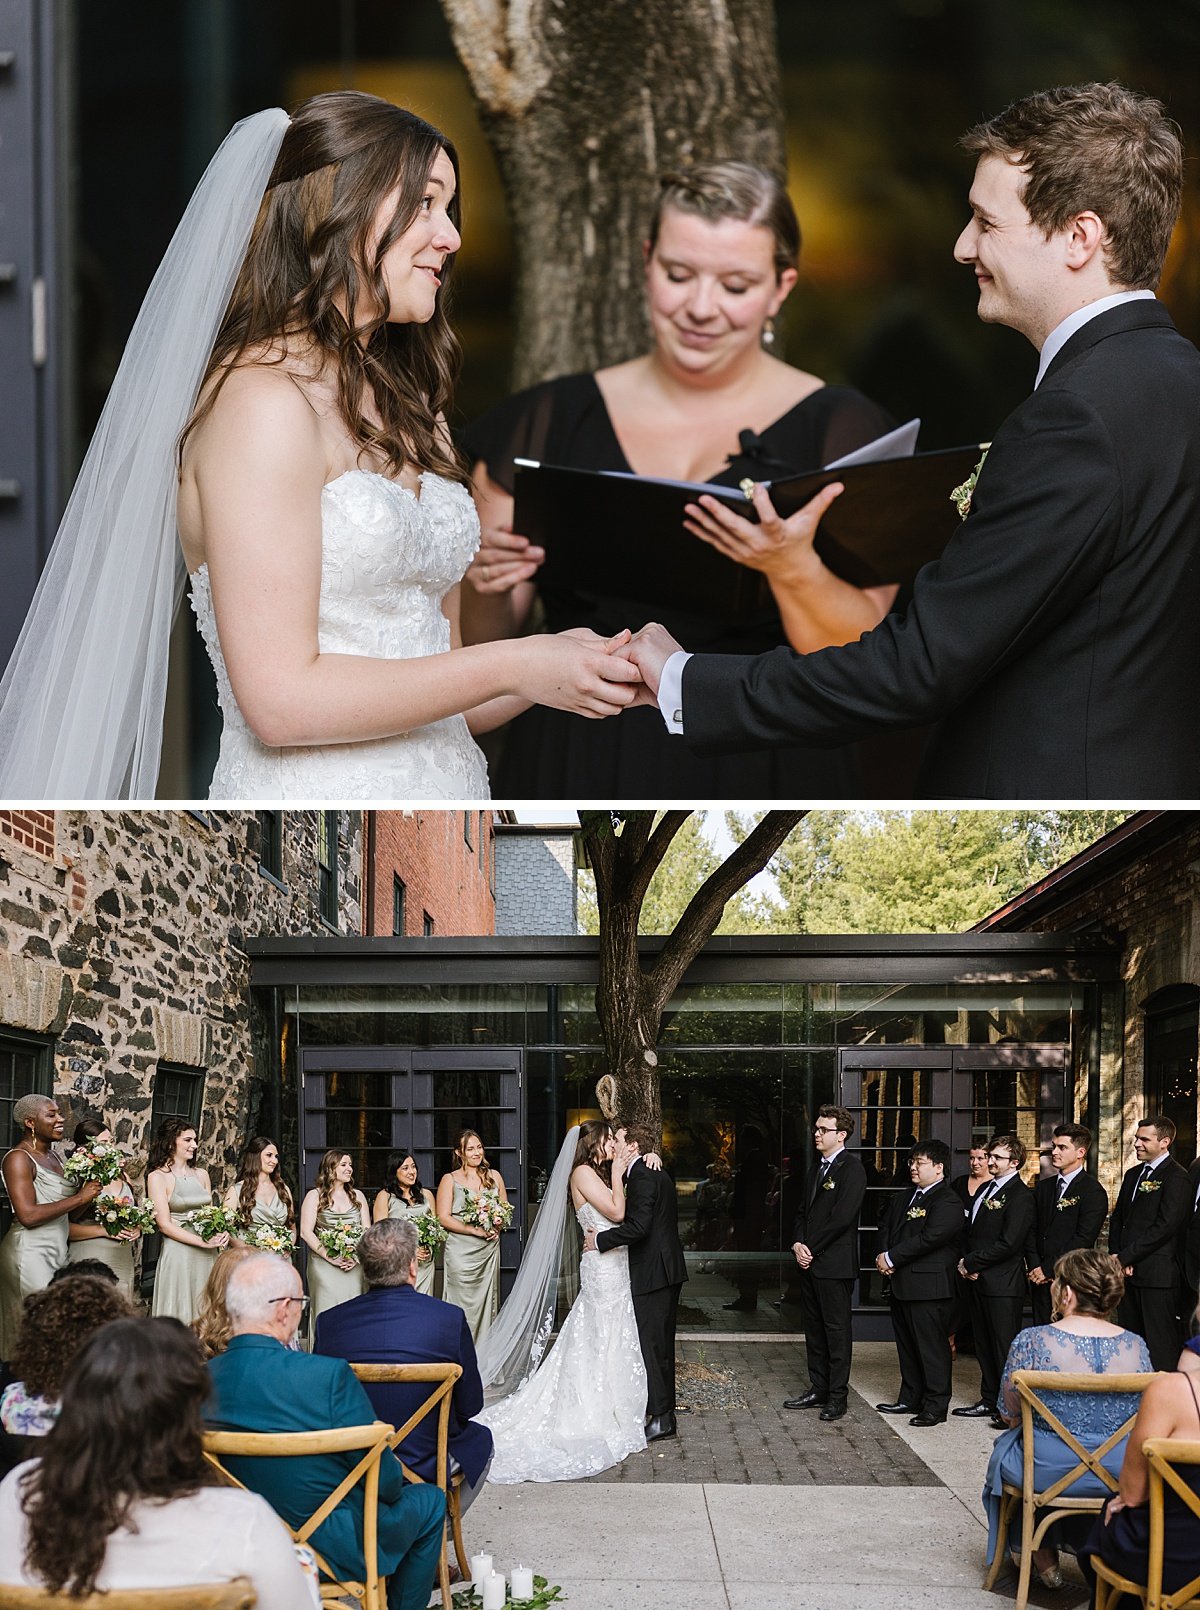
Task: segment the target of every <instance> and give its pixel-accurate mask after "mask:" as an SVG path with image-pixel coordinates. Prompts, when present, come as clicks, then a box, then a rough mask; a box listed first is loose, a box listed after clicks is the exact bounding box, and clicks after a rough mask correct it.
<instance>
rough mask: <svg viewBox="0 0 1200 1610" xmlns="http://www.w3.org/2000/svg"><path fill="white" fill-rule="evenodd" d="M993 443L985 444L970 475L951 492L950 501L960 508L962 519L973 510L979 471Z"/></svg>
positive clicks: (959, 514)
mask: <svg viewBox="0 0 1200 1610" xmlns="http://www.w3.org/2000/svg"><path fill="white" fill-rule="evenodd" d="M991 445H992V444H991V442H985V443H984V444H983V457H982V458H981V459H980V460H979V463H978V464H976V466H975V468H974V469H973V470H972V471H971V473H970V475H968V476H967V478H966V480H965V481H963V482H961V483H960V484H959V485H958V486H956V487H955V488H954V491H953V492H951V494H950V501H951V503H953V505H954V507H955V508H956V509H957V510H958V517H959V519H960V520H965V519H966V518H967V516H968V514H970V512H971V499H972V498H973V497H974V496H975V483H976V481H978V479H979V472H980V470H981V469H982V468H983V466H984V463H985V461H986V459H987V456H988V448H989V447H991Z"/></svg>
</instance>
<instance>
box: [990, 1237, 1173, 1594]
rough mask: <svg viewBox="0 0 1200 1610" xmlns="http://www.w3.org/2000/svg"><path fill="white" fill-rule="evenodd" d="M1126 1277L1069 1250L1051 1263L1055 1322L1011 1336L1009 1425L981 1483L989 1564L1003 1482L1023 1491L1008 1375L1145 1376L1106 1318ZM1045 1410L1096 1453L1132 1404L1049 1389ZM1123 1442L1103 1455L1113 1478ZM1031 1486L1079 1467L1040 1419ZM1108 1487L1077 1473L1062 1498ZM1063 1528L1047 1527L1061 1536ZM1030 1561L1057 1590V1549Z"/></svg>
mask: <svg viewBox="0 0 1200 1610" xmlns="http://www.w3.org/2000/svg"><path fill="white" fill-rule="evenodd" d="M1124 1285H1125V1277H1124V1275H1123V1274H1122V1272H1121V1266H1120V1265H1119V1264H1118V1263H1117V1261H1116V1259H1115V1258H1114V1257H1112V1256H1111V1255H1110V1254H1109V1253H1106V1252H1094V1251H1092V1250H1091V1249H1090V1248H1084V1249H1078V1250H1076V1251H1074V1252H1066V1253H1064V1254H1063V1256H1062V1257H1061V1258H1060V1259H1059V1260H1058V1262H1057V1264H1055V1266H1054V1281H1053V1284H1052V1287H1051V1300H1052V1302H1053V1304H1054V1309H1053V1311H1054V1313H1056V1314H1057V1315H1058V1318H1057V1319H1056V1320H1055V1321H1054V1322H1053V1323H1052V1324H1049V1325H1033V1326H1031V1327H1030V1328H1029V1329H1028V1330H1023V1331H1020V1332H1019V1333H1018V1335H1017V1336H1016V1337H1015V1339H1014V1341H1013V1344H1012V1346H1011V1347H1010V1348H1009V1352H1008V1362H1007V1364H1006V1365H1005V1367H1004V1377H1003V1380H1002V1382H1001V1388H1000V1409H1001V1413H1002V1415H1003V1417H1004V1419H1005V1420H1006V1421H1007V1422H1008V1424H1009V1426H1010V1427H1011V1429H1010V1430H1008V1431H1005V1432H1002V1433H1001V1435H1000V1436H998V1437H997V1438H996V1441H995V1443H994V1444H993V1447H992V1457H991V1459H990V1461H989V1463H988V1470H987V1475H986V1477H985V1478H984V1485H983V1503H984V1508H985V1509H986V1510H987V1512H988V1562H989V1564H990V1563H991V1560H992V1558H993V1557H994V1554H995V1551H996V1549H997V1548H999V1547H1001V1540H1000V1538H999V1536H998V1533H999V1528H1000V1501H1001V1490H1002V1485H1003V1483H1004V1482H1006V1481H1008V1482H1012V1483H1014V1484H1015V1485H1017V1486H1020V1484H1021V1481H1022V1476H1023V1466H1022V1461H1023V1457H1024V1454H1023V1449H1022V1442H1021V1424H1020V1421H1021V1404H1020V1398H1019V1397H1018V1395H1017V1389H1016V1387H1015V1386H1014V1385H1013V1379H1012V1378H1013V1375H1014V1373H1015V1372H1016V1371H1017V1370H1055V1371H1058V1372H1060V1373H1062V1374H1067V1375H1139V1374H1141V1373H1143V1372H1149V1370H1150V1368H1151V1364H1150V1354H1149V1351H1148V1349H1147V1347H1146V1344H1145V1342H1144V1341H1143V1340H1142V1338H1141V1337H1140V1336H1137V1335H1135V1334H1134V1333H1133V1332H1132V1331H1127V1330H1122V1329H1121V1327H1120V1326H1119V1325H1113V1324H1111V1323H1110V1321H1109V1319H1108V1317H1107V1316H1108V1315H1109V1314H1111V1313H1112V1312H1113V1310H1114V1309H1115V1308H1116V1306H1117V1304H1118V1303H1119V1302H1120V1301H1121V1296H1122V1293H1123V1291H1124ZM1042 1396H1043V1398H1044V1401H1045V1404H1046V1407H1047V1408H1048V1409H1050V1410H1051V1411H1052V1412H1053V1413H1054V1414H1056V1415H1057V1416H1058V1418H1059V1419H1060V1420H1061V1421H1062V1423H1063V1425H1065V1426H1066V1427H1067V1429H1068V1431H1070V1432H1071V1434H1072V1435H1073V1436H1075V1437H1077V1438H1078V1439H1079V1441H1080V1442H1081V1443H1082V1444H1083V1446H1084V1447H1085V1448H1088V1449H1092V1448H1098V1447H1099V1446H1100V1444H1101V1443H1102V1442H1104V1441H1105V1440H1106V1439H1107V1438H1108V1437H1110V1436H1111V1435H1112V1433H1113V1432H1114V1431H1115V1430H1116V1429H1117V1427H1118V1426H1119V1425H1120V1424H1121V1423H1122V1421H1124V1420H1127V1419H1128V1418H1129V1416H1130V1414H1131V1413H1132V1412H1133V1410H1134V1407H1135V1406H1136V1402H1137V1399H1136V1398H1135V1397H1133V1396H1131V1395H1130V1394H1128V1393H1103V1394H1101V1393H1097V1394H1094V1395H1093V1394H1091V1393H1087V1392H1059V1393H1055V1392H1047V1393H1044V1394H1042ZM1124 1449H1125V1440H1124V1439H1122V1441H1121V1442H1119V1443H1117V1444H1116V1446H1115V1447H1114V1448H1113V1449H1112V1450H1111V1451H1110V1452H1109V1453H1107V1454H1105V1456H1104V1466H1105V1469H1106V1470H1109V1471H1111V1472H1112V1474H1113V1475H1114V1476H1116V1475H1117V1473H1118V1471H1119V1469H1120V1465H1121V1456H1122V1453H1123V1452H1124ZM1033 1459H1034V1481H1035V1483H1036V1485H1037V1488H1038V1490H1039V1491H1040V1490H1041V1489H1043V1488H1045V1487H1048V1486H1049V1485H1050V1483H1051V1482H1053V1481H1054V1480H1055V1479H1056V1478H1057V1477H1059V1476H1063V1475H1065V1474H1066V1473H1067V1471H1069V1470H1071V1469H1072V1468H1073V1467H1074V1466H1075V1465H1076V1464H1078V1462H1079V1461H1078V1457H1077V1455H1076V1454H1074V1453H1073V1452H1072V1451H1071V1449H1070V1448H1068V1447H1067V1445H1066V1443H1064V1442H1063V1440H1062V1439H1061V1437H1059V1436H1058V1435H1057V1433H1056V1432H1053V1431H1051V1430H1050V1428H1049V1426H1046V1425H1043V1424H1042V1423H1040V1422H1038V1423H1037V1424H1035V1426H1034V1432H1033ZM1107 1490H1108V1489H1107V1488H1106V1487H1105V1486H1104V1485H1103V1483H1101V1481H1100V1479H1099V1478H1098V1477H1096V1476H1092V1475H1090V1474H1089V1475H1084V1476H1081V1477H1080V1478H1079V1479H1078V1480H1077V1481H1074V1482H1072V1484H1071V1485H1070V1487H1068V1488H1066V1489H1065V1496H1067V1497H1074V1498H1088V1497H1097V1496H1100V1495H1102V1494H1103V1493H1105V1492H1106V1491H1107ZM1063 1524H1064V1523H1062V1522H1059V1523H1057V1524H1056V1526H1055V1527H1052V1528H1051V1531H1050V1534H1049V1535H1051V1536H1053V1535H1054V1533H1055V1532H1056V1531H1058V1532H1059V1535H1060V1536H1061V1535H1062V1533H1061V1530H1060V1529H1061V1528H1062V1526H1063ZM1033 1564H1034V1568H1035V1571H1036V1573H1037V1577H1038V1580H1039V1581H1040V1582H1041V1584H1042V1586H1043V1587H1049V1588H1060V1587H1061V1586H1062V1573H1061V1572H1060V1570H1059V1568H1058V1549H1057V1547H1056V1546H1051V1545H1046V1546H1044V1547H1042V1548H1040V1549H1038V1550H1037V1551H1036V1553H1035V1554H1034V1557H1033Z"/></svg>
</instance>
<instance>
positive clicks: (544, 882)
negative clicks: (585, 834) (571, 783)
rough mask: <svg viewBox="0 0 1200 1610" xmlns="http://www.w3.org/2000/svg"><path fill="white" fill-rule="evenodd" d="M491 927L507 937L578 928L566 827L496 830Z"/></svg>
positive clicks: (571, 836)
mask: <svg viewBox="0 0 1200 1610" xmlns="http://www.w3.org/2000/svg"><path fill="white" fill-rule="evenodd" d="M496 932H497V934H502V935H504V936H505V937H507V938H517V937H520V936H522V935H527V936H532V937H541V936H543V935H547V934H576V933H578V932H579V925H578V915H577V910H576V885H575V835H574V833H573V831H572V830H571V829H570V828H545V829H543V830H542V831H541V832H538V833H531V832H529V831H528V830H522V829H517V830H516V831H510V830H509V829H507V828H504V827H500V828H498V829H497V832H496Z"/></svg>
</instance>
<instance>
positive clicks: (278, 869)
mask: <svg viewBox="0 0 1200 1610" xmlns="http://www.w3.org/2000/svg"><path fill="white" fill-rule="evenodd" d="M255 815H256V816H257V817H258V870H259V871H260V872H261V873H262V874H263V876H264V877H267V878H272V879H274V881H275V882H276V883H278V884H279V885H280V887H282V886H283V812H282V811H256V812H255Z"/></svg>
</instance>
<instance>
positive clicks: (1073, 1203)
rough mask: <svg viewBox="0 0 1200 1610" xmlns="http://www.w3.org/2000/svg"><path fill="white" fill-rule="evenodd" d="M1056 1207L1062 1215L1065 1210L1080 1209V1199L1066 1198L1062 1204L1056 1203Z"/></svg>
mask: <svg viewBox="0 0 1200 1610" xmlns="http://www.w3.org/2000/svg"><path fill="white" fill-rule="evenodd" d="M1054 1205H1055V1207H1056V1208H1057V1209H1058V1211H1059V1212H1060V1213H1061V1212H1062V1210H1063V1209H1064V1208H1069V1207H1078V1205H1079V1198H1078V1197H1077V1196H1064V1197H1063V1199H1062V1201H1061V1202H1056V1203H1055V1204H1054Z"/></svg>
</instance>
